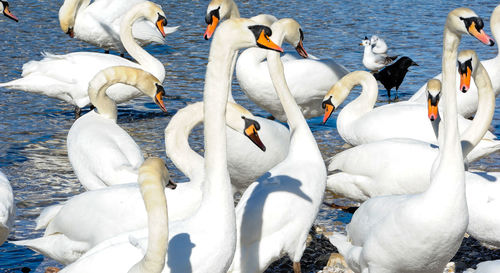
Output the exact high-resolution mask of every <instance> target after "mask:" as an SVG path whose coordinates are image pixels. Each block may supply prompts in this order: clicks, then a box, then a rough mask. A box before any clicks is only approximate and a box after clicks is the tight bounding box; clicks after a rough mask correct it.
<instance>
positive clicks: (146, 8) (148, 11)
mask: <svg viewBox="0 0 500 273" xmlns="http://www.w3.org/2000/svg"><path fill="white" fill-rule="evenodd" d="M139 19H145V20H148V21H150V22H151V23H153V24H155V25H156V28H157V29H158V31H160V33H161V35H162V36H163V37H165V36H166V33H165V26H166V25H167V19H166V17H165V12H163V10H162V8H161V6H160V5H157V4H155V3H153V2H150V1H145V2H141V3H139V4H137V5H135V6H134V7H133V8H131V9H130V10H129V11H128V12H127V13H126V14H125V15H124V16H123V18H122V20H121V23H120V35H121V32H122V31H128V30H130V31H131V26H132V25H133V24H134V22H135V21H136V20H139Z"/></svg>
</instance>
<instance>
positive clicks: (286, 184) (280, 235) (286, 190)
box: [229, 19, 326, 272]
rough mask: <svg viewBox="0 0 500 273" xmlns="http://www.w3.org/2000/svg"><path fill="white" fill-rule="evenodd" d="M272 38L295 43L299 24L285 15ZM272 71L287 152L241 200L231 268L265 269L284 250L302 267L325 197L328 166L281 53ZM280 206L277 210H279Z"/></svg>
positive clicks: (270, 59)
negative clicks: (287, 137)
mask: <svg viewBox="0 0 500 273" xmlns="http://www.w3.org/2000/svg"><path fill="white" fill-rule="evenodd" d="M272 29H273V38H274V37H276V39H277V42H278V44H280V43H281V42H282V41H283V39H286V40H287V41H289V42H292V44H293V43H296V42H298V41H299V40H300V34H299V29H300V25H299V24H298V23H297V22H296V21H294V20H292V19H282V20H279V21H277V22H276V23H274V24H273V25H272ZM268 66H269V72H270V73H271V78H272V81H273V84H274V86H275V88H276V92H277V93H278V95H279V98H280V100H281V103H282V104H283V108H284V110H285V112H286V115H287V118H288V119H287V120H288V124H289V127H290V131H291V139H290V148H289V152H288V155H287V157H286V158H285V159H284V160H283V161H282V162H280V163H279V164H278V165H276V166H275V167H274V168H272V169H271V170H269V172H268V173H266V174H265V175H263V176H262V177H260V178H259V179H257V181H256V182H254V183H253V184H251V185H250V186H249V187H248V189H247V190H246V191H245V192H244V193H243V196H242V197H241V200H240V202H239V203H238V205H237V206H236V225H237V231H238V241H237V245H236V253H235V256H234V259H233V263H232V265H231V269H230V270H229V272H263V271H264V270H265V269H266V267H267V266H268V265H269V264H270V263H271V262H272V261H274V260H276V259H278V258H279V257H280V256H282V255H284V254H288V256H289V257H290V258H291V259H292V261H293V262H294V271H295V272H300V271H298V270H300V264H299V262H300V258H301V257H302V253H303V252H304V249H305V244H306V238H307V234H308V232H309V229H310V227H311V225H312V223H313V222H314V219H315V218H316V215H317V213H318V210H319V206H320V203H321V200H322V196H323V192H324V186H325V180H326V169H325V166H324V163H323V160H322V157H321V153H320V151H319V149H318V146H317V144H316V141H315V139H314V137H313V135H312V133H311V131H310V129H309V127H308V125H307V123H306V120H305V119H304V116H303V115H302V112H301V111H300V108H299V106H298V105H297V104H296V103H295V101H294V98H293V96H292V94H291V92H290V90H289V89H288V88H287V85H286V80H285V77H284V71H283V65H282V64H281V61H280V56H279V54H277V53H276V54H274V52H271V53H269V54H268ZM277 212H278V213H277Z"/></svg>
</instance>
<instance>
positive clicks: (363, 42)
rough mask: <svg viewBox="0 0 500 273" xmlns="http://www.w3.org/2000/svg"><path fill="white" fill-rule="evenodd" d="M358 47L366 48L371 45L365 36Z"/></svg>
mask: <svg viewBox="0 0 500 273" xmlns="http://www.w3.org/2000/svg"><path fill="white" fill-rule="evenodd" d="M359 45H360V46H364V47H367V46H370V45H371V42H370V40H369V39H368V37H366V36H365V38H364V39H363V40H361V43H360V44H359Z"/></svg>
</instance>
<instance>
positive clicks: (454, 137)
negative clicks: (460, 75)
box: [439, 27, 463, 166]
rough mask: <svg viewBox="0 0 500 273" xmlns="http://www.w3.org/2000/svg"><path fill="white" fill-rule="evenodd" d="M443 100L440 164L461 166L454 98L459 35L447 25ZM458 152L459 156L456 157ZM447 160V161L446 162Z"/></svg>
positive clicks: (444, 51)
mask: <svg viewBox="0 0 500 273" xmlns="http://www.w3.org/2000/svg"><path fill="white" fill-rule="evenodd" d="M443 37H444V38H443V59H442V63H443V88H442V89H443V97H444V98H443V100H444V102H445V105H446V106H445V109H444V116H443V121H444V122H443V126H444V131H445V133H444V134H439V135H440V136H443V137H444V140H443V142H442V144H443V148H442V149H440V154H441V164H459V165H462V166H463V160H462V149H461V147H460V145H459V141H458V140H459V133H458V122H457V118H456V117H457V98H456V91H455V88H456V78H455V77H456V75H455V74H456V72H455V69H456V60H457V55H458V52H457V51H458V44H459V43H460V36H458V35H457V34H455V33H453V32H451V31H450V30H449V29H448V28H447V27H446V28H445V31H444V35H443ZM457 153H460V157H459V158H458V157H456V155H457ZM448 162H449V163H448Z"/></svg>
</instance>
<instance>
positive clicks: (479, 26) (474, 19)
mask: <svg viewBox="0 0 500 273" xmlns="http://www.w3.org/2000/svg"><path fill="white" fill-rule="evenodd" d="M460 20H462V21H464V24H465V28H466V29H470V27H471V25H472V24H474V27H475V28H476V30H477V31H479V32H480V31H481V29H483V28H484V22H483V19H481V18H479V17H469V18H463V17H460Z"/></svg>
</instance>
